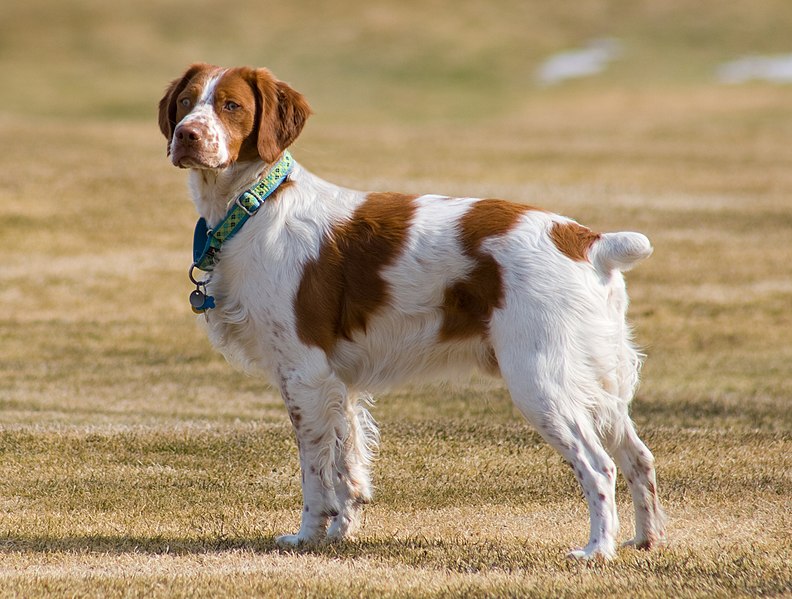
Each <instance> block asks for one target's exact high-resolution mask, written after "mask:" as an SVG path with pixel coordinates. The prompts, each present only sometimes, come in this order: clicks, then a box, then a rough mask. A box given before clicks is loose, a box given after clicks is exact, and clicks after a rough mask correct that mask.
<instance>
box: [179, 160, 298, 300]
mask: <svg viewBox="0 0 792 599" xmlns="http://www.w3.org/2000/svg"><path fill="white" fill-rule="evenodd" d="M293 167H294V159H293V158H292V156H291V154H290V153H289V151H288V150H286V151H285V152H284V153H283V156H281V159H280V160H278V162H276V163H275V165H274V166H273V167H272V168H271V169H270V171H269V172H268V173H267V175H266V176H265V177H264V178H263V179H261V181H259V182H258V183H256V184H255V185H254V186H253V187H251V188H250V189H248V190H247V191H244V192H242V194H241V195H240V196H239V197H238V198H237V199H236V200H234V204H233V205H232V206H231V208H230V209H229V211H228V212H227V213H226V215H225V217H224V218H223V220H221V221H220V223H219V224H218V225H217V226H216V227H215V228H214V229H210V228H209V225H208V224H207V223H206V219H205V218H203V217H201V218H199V219H198V222H197V223H196V224H195V233H194V235H193V264H192V266H191V267H190V280H191V281H192V282H193V283H194V284H195V286H196V289H195V291H193V292H192V294H191V295H190V304H191V305H192V307H193V311H195V312H198V313H201V312H205V311H206V310H208V309H209V308H214V298H212V297H211V296H207V295H206V294H205V293H204V292H202V291H201V287H203V288H204V290H205V289H206V283H207V282H208V279H206V280H204V281H197V280H196V279H195V278H194V277H193V270H195V269H196V268H197V269H198V270H202V271H204V272H212V271H213V270H214V268H215V265H216V264H217V262H218V260H220V250H221V249H222V247H223V244H224V243H225V242H226V241H228V240H229V239H231V238H232V237H233V236H234V235H236V234H237V233H238V232H239V230H240V229H241V228H242V226H243V225H244V224H245V223H246V222H247V221H248V219H250V217H252V216H253V215H254V214H256V211H257V210H258V209H259V208H261V206H262V205H263V204H264V201H265V200H266V199H267V198H268V197H269V196H271V195H272V194H273V192H274V191H275V190H276V189H278V187H279V186H280V184H281V183H283V181H284V180H285V179H286V177H288V176H289V173H290V172H291V171H292V168H293Z"/></svg>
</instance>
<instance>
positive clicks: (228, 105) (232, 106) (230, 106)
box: [223, 100, 242, 112]
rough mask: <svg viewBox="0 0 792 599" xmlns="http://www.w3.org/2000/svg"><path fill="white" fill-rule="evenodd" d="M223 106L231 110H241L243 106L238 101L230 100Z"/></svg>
mask: <svg viewBox="0 0 792 599" xmlns="http://www.w3.org/2000/svg"><path fill="white" fill-rule="evenodd" d="M223 108H225V109H226V110H228V111H229V112H233V111H235V110H239V109H240V108H242V107H241V106H240V105H239V104H237V103H236V102H233V101H231V100H229V101H228V102H226V103H225V105H224V106H223Z"/></svg>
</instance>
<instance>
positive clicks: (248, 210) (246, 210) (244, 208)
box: [234, 190, 263, 217]
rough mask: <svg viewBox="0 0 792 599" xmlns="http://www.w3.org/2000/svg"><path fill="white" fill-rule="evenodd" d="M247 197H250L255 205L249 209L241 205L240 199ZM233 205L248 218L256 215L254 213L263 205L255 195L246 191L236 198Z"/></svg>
mask: <svg viewBox="0 0 792 599" xmlns="http://www.w3.org/2000/svg"><path fill="white" fill-rule="evenodd" d="M247 195H250V196H251V197H252V198H253V200H254V201H255V204H253V205H252V206H251V207H250V208H248V207H247V206H245V205H244V204H243V203H242V198H244V197H245V196H247ZM234 204H236V205H237V206H239V207H240V208H241V209H242V211H243V212H244V213H245V214H247V215H248V217H250V216H253V215H254V214H256V211H257V210H258V209H259V208H260V207H261V204H263V202H262V201H261V199H260V198H259V197H258V196H257V195H256V194H254V193H253V192H251V191H250V190H248V191H246V192H245V193H243V194H242V195H239V196H237V199H236V200H234Z"/></svg>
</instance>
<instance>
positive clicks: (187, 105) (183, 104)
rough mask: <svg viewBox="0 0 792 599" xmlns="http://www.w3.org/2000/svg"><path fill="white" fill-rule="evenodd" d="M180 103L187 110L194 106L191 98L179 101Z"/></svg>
mask: <svg viewBox="0 0 792 599" xmlns="http://www.w3.org/2000/svg"><path fill="white" fill-rule="evenodd" d="M179 103H180V104H181V105H182V106H184V107H185V108H189V107H190V104H192V102H190V98H182V99H181V100H179Z"/></svg>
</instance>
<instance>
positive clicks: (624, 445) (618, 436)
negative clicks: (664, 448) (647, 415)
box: [608, 414, 666, 549]
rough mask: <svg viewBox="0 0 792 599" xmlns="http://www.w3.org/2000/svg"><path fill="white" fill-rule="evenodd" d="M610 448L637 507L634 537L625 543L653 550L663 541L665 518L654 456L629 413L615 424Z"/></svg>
mask: <svg viewBox="0 0 792 599" xmlns="http://www.w3.org/2000/svg"><path fill="white" fill-rule="evenodd" d="M608 449H609V450H610V452H611V455H613V459H614V460H616V464H617V465H618V467H619V469H620V470H621V471H622V474H624V478H625V479H626V481H627V486H628V487H629V488H630V495H631V496H632V501H633V506H634V508H635V537H634V538H633V539H632V540H631V541H628V542H627V543H625V545H630V546H634V547H636V548H638V549H651V548H653V547H656V546H658V545H662V544H664V543H665V540H666V532H665V522H666V517H665V513H664V512H663V508H662V507H661V506H660V501H659V500H658V498H657V481H656V475H655V467H654V456H653V455H652V452H651V451H649V449H648V448H647V447H646V445H645V444H644V443H643V441H641V439H640V438H639V437H638V433H637V432H636V431H635V426H634V425H633V423H632V421H631V420H630V418H629V416H627V415H626V414H625V415H624V418H623V419H622V421H621V422H619V423H616V424H614V426H613V427H612V429H611V433H610V435H609V438H608Z"/></svg>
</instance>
